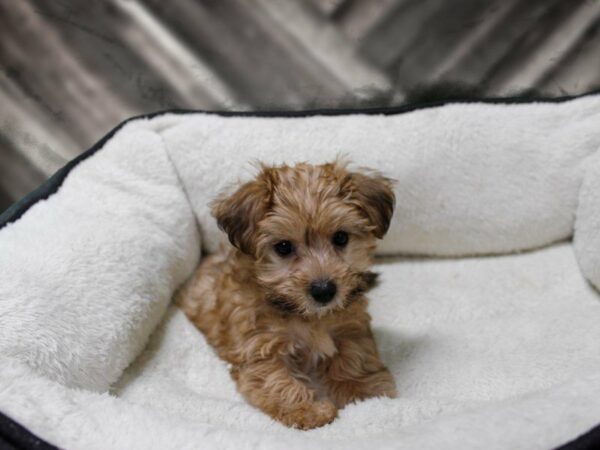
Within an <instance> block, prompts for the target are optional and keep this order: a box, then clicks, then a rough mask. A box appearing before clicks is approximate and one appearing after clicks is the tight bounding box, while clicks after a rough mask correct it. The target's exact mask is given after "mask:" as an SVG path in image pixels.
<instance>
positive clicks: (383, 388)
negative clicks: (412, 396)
mask: <svg viewBox="0 0 600 450" xmlns="http://www.w3.org/2000/svg"><path fill="white" fill-rule="evenodd" d="M336 344H337V349H338V352H337V354H336V355H334V356H333V358H332V360H331V361H330V364H329V366H328V368H327V373H326V382H327V387H328V389H329V398H330V399H331V400H332V401H333V402H334V403H335V405H336V406H337V407H338V408H343V407H344V406H345V405H347V404H348V403H352V402H354V401H356V400H362V399H366V398H370V397H382V396H385V397H391V398H394V397H396V395H397V393H396V383H395V381H394V378H393V376H392V374H391V373H390V371H389V370H388V369H387V367H385V365H384V364H383V363H382V362H381V360H380V359H379V354H378V352H377V347H376V345H375V340H374V339H373V335H372V333H371V330H370V329H368V328H367V329H366V330H364V331H363V332H362V333H361V334H360V335H358V336H357V335H356V334H354V335H352V336H347V337H339V338H336Z"/></svg>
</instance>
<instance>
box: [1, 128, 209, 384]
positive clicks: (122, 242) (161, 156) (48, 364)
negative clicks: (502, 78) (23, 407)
mask: <svg viewBox="0 0 600 450" xmlns="http://www.w3.org/2000/svg"><path fill="white" fill-rule="evenodd" d="M132 125H134V126H130V127H128V128H127V129H125V130H123V132H122V133H119V134H118V135H117V136H115V137H114V138H113V139H112V140H111V141H110V142H109V143H108V144H107V145H106V146H105V148H103V149H102V150H101V151H100V152H98V153H97V154H96V155H95V156H93V157H92V158H89V159H87V160H85V161H84V162H82V163H81V164H79V166H77V168H76V169H75V170H74V171H73V172H72V173H71V174H70V175H69V176H68V177H67V179H66V180H65V182H64V185H63V186H62V187H61V189H60V193H59V194H58V195H53V196H52V197H50V198H49V199H48V200H47V201H41V202H38V203H36V204H35V205H34V206H33V207H32V208H31V209H30V210H29V211H28V212H27V213H26V214H25V215H24V216H23V217H22V218H21V219H20V220H19V221H17V222H16V223H13V224H10V225H8V226H7V227H5V228H4V229H3V230H2V232H0V249H1V251H0V273H1V275H0V277H1V282H0V299H1V303H0V353H1V354H3V355H8V356H12V357H14V358H16V359H19V360H21V361H23V362H25V363H27V364H28V365H30V366H31V367H33V368H35V369H36V370H37V371H38V372H39V373H41V374H43V375H46V376H48V377H49V378H51V379H54V380H57V381H59V382H61V383H63V384H65V385H67V386H76V387H81V388H85V389H91V390H96V391H105V390H107V389H108V387H109V386H110V384H111V383H113V382H114V381H116V380H117V378H118V377H119V376H120V375H121V373H122V372H123V369H125V367H127V365H129V363H130V362H131V360H132V359H133V358H135V356H136V355H137V354H139V352H140V351H141V350H142V349H143V347H144V345H145V342H146V340H147V338H148V336H149V334H150V333H151V331H152V330H153V329H154V327H155V326H156V325H157V324H158V322H159V321H160V319H161V316H162V315H163V313H164V311H165V309H166V306H167V304H168V302H169V300H170V298H171V295H172V293H173V290H174V289H175V288H176V287H177V286H179V285H180V284H181V283H182V281H184V280H185V278H186V277H187V276H188V275H189V273H190V271H191V270H192V269H193V267H194V265H195V264H196V263H197V261H198V258H199V249H200V244H199V236H198V230H197V227H196V225H195V221H194V219H193V215H192V214H191V212H190V207H189V204H188V202H187V200H186V198H185V195H184V193H183V192H182V189H181V188H180V187H179V185H178V180H177V176H176V174H175V173H174V172H173V170H172V168H171V167H170V166H169V164H170V163H169V160H168V158H167V155H166V153H165V152H164V148H163V145H162V143H161V140H160V137H159V136H158V135H157V134H156V133H154V132H151V131H147V130H143V129H136V127H135V124H132Z"/></svg>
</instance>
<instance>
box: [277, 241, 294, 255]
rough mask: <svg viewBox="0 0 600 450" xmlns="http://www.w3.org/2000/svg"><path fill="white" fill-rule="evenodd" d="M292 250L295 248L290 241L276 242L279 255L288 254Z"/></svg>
mask: <svg viewBox="0 0 600 450" xmlns="http://www.w3.org/2000/svg"><path fill="white" fill-rule="evenodd" d="M292 250H294V247H293V246H292V243H291V242H290V241H279V242H278V243H277V244H275V251H276V252H277V254H278V255H279V256H287V255H289V254H290V253H292Z"/></svg>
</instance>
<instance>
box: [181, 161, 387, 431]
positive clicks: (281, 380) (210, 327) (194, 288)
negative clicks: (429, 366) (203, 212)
mask: <svg viewBox="0 0 600 450" xmlns="http://www.w3.org/2000/svg"><path fill="white" fill-rule="evenodd" d="M391 185H392V183H391V180H390V179H388V178H385V177H383V176H381V175H379V174H377V173H359V172H349V171H348V170H347V169H346V165H345V164H341V163H339V162H334V163H330V164H323V165H320V166H313V165H309V164H305V163H302V164H298V165H296V166H295V167H288V166H280V167H266V166H262V167H261V172H260V174H259V175H258V176H257V178H256V179H255V180H253V181H250V182H248V183H245V184H243V185H242V186H241V187H240V188H239V189H238V190H237V191H236V192H235V193H234V194H233V195H230V196H221V197H220V198H218V199H217V200H216V201H215V202H214V203H213V214H214V216H215V217H216V219H217V222H218V224H219V226H220V227H221V229H223V230H224V231H225V232H226V233H227V234H228V236H229V240H230V241H231V243H232V244H233V246H228V247H229V248H227V249H223V250H222V251H221V252H219V253H217V254H214V255H212V256H209V257H208V258H206V260H205V261H204V262H203V263H202V264H201V266H200V268H199V269H198V271H197V273H196V274H195V275H194V276H193V277H192V279H191V280H190V281H189V282H188V283H187V284H186V285H185V286H184V288H183V289H182V290H181V291H180V293H179V295H178V299H177V302H178V304H179V305H180V306H181V308H182V309H183V310H184V311H185V313H186V314H187V316H188V317H189V318H190V319H191V320H192V322H193V323H194V324H195V325H196V326H197V327H198V328H199V329H200V330H201V331H202V332H203V333H204V334H205V335H206V338H207V340H208V342H209V343H210V344H211V345H212V346H214V348H215V349H216V350H217V352H218V354H219V356H220V357H221V358H223V359H224V360H225V361H227V362H229V363H230V364H231V366H232V367H231V375H232V377H233V378H234V380H235V381H236V383H237V387H238V390H239V391H240V392H241V393H242V394H243V395H244V396H245V398H246V399H247V400H248V402H250V403H251V404H252V405H254V406H256V407H258V408H260V409H261V410H263V411H264V412H265V413H267V414H269V415H270V416H271V417H273V418H275V419H277V420H279V421H281V422H283V423H284V424H286V425H288V426H293V427H297V428H303V429H308V428H314V427H319V426H322V425H325V424H327V423H329V422H331V421H332V420H333V419H335V417H336V415H337V410H338V408H342V407H344V406H345V405H346V404H348V403H350V402H354V401H356V400H360V399H364V398H368V397H375V396H388V397H394V396H395V395H396V388H395V384H394V379H393V377H392V375H391V374H390V372H389V371H388V369H387V368H386V367H385V366H384V365H383V363H382V362H381V361H380V359H379V355H378V353H377V347H376V345H375V341H374V339H373V334H372V333H371V329H370V326H369V322H370V316H369V314H368V313H367V299H366V297H365V296H364V292H365V291H367V290H368V289H369V288H370V287H371V286H372V285H373V283H374V281H375V274H374V273H373V272H370V271H369V267H370V265H371V264H372V258H373V252H374V250H375V240H376V239H377V238H379V239H381V238H382V237H383V235H384V234H385V233H386V231H387V229H388V226H389V223H390V219H391V217H392V214H393V210H394V203H395V198H394V193H393V191H392V189H391Z"/></svg>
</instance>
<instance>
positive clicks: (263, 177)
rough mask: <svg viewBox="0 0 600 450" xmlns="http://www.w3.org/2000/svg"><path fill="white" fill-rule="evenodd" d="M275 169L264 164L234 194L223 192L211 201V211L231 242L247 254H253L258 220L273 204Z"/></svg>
mask: <svg viewBox="0 0 600 450" xmlns="http://www.w3.org/2000/svg"><path fill="white" fill-rule="evenodd" d="M274 175H275V174H274V171H273V170H271V169H269V168H267V167H262V172H261V173H260V175H259V176H258V177H257V178H256V179H255V180H253V181H249V182H247V183H245V184H243V185H241V186H240V187H239V188H238V190H237V191H235V192H234V193H233V194H231V195H222V196H220V197H218V198H217V199H216V200H215V201H214V202H213V203H212V204H211V207H212V214H213V216H214V217H215V218H216V219H217V224H218V225H219V228H221V230H223V231H224V232H225V233H227V236H228V237H229V242H231V243H232V244H233V245H234V246H235V247H237V248H239V249H240V250H241V251H242V252H244V253H246V254H253V253H254V250H255V246H254V241H255V234H256V227H257V225H258V222H260V220H261V219H262V218H263V217H264V216H265V215H266V214H267V212H268V211H269V209H270V207H271V201H272V192H273V184H274Z"/></svg>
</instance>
